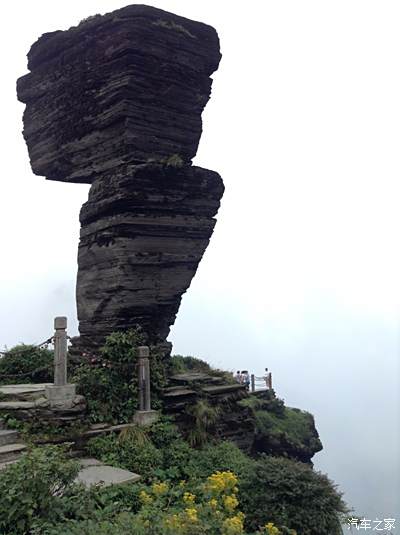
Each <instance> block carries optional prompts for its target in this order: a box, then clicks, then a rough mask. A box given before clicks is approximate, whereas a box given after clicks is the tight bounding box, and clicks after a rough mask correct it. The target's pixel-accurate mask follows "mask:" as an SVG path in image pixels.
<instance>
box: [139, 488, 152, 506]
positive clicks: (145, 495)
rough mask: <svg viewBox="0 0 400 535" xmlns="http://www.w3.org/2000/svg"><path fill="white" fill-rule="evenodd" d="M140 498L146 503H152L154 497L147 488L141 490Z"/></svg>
mask: <svg viewBox="0 0 400 535" xmlns="http://www.w3.org/2000/svg"><path fill="white" fill-rule="evenodd" d="M139 500H140V501H141V502H142V503H143V504H144V505H146V504H149V503H152V501H153V498H152V497H151V496H150V494H148V493H147V492H146V491H145V490H141V491H140V492H139Z"/></svg>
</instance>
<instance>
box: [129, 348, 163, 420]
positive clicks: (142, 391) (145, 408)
mask: <svg viewBox="0 0 400 535" xmlns="http://www.w3.org/2000/svg"><path fill="white" fill-rule="evenodd" d="M138 379H139V410H138V411H136V413H135V416H134V421H135V422H136V423H137V424H139V425H150V424H151V423H153V422H155V421H156V420H157V419H158V412H157V411H153V410H151V392H150V349H149V347H148V346H140V347H138Z"/></svg>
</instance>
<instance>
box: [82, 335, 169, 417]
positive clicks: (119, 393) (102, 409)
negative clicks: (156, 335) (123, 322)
mask: <svg viewBox="0 0 400 535" xmlns="http://www.w3.org/2000/svg"><path fill="white" fill-rule="evenodd" d="M144 341H145V339H144V335H143V334H142V333H141V332H139V331H138V330H135V329H131V330H130V331H126V332H117V333H113V334H111V335H110V336H108V337H107V339H106V342H105V345H104V347H103V348H102V349H101V350H100V355H99V356H98V357H91V358H90V359H89V361H88V362H87V363H85V364H82V365H80V366H79V367H77V368H76V369H75V371H74V376H73V379H72V381H73V382H76V383H77V385H78V392H79V393H81V394H82V395H84V396H85V397H86V400H87V403H88V410H89V417H90V420H91V421H92V422H118V423H121V422H128V421H130V420H131V418H132V416H133V414H134V412H135V411H136V409H137V408H138V378H137V348H138V346H140V345H143V344H144ZM150 377H151V392H152V401H153V407H154V408H158V407H159V406H160V401H159V399H160V392H161V390H162V388H163V386H164V384H165V370H164V365H163V363H162V360H161V357H160V355H158V354H156V352H155V351H154V350H153V351H152V355H151V374H150Z"/></svg>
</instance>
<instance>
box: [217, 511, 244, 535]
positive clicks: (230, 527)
mask: <svg viewBox="0 0 400 535" xmlns="http://www.w3.org/2000/svg"><path fill="white" fill-rule="evenodd" d="M222 533H223V535H240V534H242V533H243V518H242V515H235V516H232V517H230V518H226V519H225V520H224V521H223V523H222Z"/></svg>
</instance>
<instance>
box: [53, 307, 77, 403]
mask: <svg viewBox="0 0 400 535" xmlns="http://www.w3.org/2000/svg"><path fill="white" fill-rule="evenodd" d="M54 329H55V333H54V384H53V385H51V386H46V397H47V399H48V400H49V401H50V408H52V409H59V410H63V409H70V408H71V407H72V405H73V401H74V398H75V395H76V386H75V385H73V384H67V353H68V347H67V331H66V329H67V318H66V317H64V316H60V317H57V318H55V319H54Z"/></svg>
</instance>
